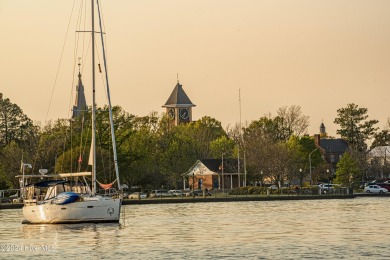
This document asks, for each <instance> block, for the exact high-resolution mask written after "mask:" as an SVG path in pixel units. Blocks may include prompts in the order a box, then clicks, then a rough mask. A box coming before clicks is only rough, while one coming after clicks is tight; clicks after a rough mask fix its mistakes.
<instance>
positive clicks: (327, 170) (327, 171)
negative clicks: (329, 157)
mask: <svg viewBox="0 0 390 260" xmlns="http://www.w3.org/2000/svg"><path fill="white" fill-rule="evenodd" d="M326 173H327V174H328V184H329V183H330V174H329V169H326Z"/></svg>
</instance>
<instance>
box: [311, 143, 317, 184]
mask: <svg viewBox="0 0 390 260" xmlns="http://www.w3.org/2000/svg"><path fill="white" fill-rule="evenodd" d="M315 151H317V148H316V149H314V150H313V151H312V152H311V153H309V164H310V186H311V185H312V178H311V155H312V153H314V152H315Z"/></svg>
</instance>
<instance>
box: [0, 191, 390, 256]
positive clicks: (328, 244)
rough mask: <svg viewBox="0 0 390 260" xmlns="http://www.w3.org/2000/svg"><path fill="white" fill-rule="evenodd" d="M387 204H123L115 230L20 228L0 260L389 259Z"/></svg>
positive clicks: (0, 241) (8, 231)
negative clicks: (23, 259)
mask: <svg viewBox="0 0 390 260" xmlns="http://www.w3.org/2000/svg"><path fill="white" fill-rule="evenodd" d="M389 205H390V198H388V197H362V198H354V199H334V200H303V201H253V202H216V203H189V204H153V205H125V206H123V209H122V212H123V213H124V216H123V219H122V223H121V224H67V225H22V224H21V220H22V219H23V216H22V211H21V209H11V210H1V211H0V223H1V227H0V234H1V238H0V259H4V258H6V259H20V258H21V257H24V258H28V259H63V258H66V259H72V258H73V259H82V258H83V259H84V258H85V259H244V258H245V259H300V258H312V259H389V258H390V225H389V224H390V221H389V217H390V206H389Z"/></svg>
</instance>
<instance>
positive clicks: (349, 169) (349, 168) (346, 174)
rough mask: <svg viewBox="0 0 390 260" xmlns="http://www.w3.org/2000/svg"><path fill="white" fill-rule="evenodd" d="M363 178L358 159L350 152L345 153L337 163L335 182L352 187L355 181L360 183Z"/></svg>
mask: <svg viewBox="0 0 390 260" xmlns="http://www.w3.org/2000/svg"><path fill="white" fill-rule="evenodd" d="M360 179H361V174H360V169H359V165H358V163H357V161H356V160H355V159H354V158H353V157H352V156H351V155H350V154H349V153H348V152H346V153H344V155H343V156H342V157H341V159H340V161H339V162H338V164H337V170H336V179H335V182H336V183H339V184H342V185H345V186H347V187H352V184H353V183H359V181H360Z"/></svg>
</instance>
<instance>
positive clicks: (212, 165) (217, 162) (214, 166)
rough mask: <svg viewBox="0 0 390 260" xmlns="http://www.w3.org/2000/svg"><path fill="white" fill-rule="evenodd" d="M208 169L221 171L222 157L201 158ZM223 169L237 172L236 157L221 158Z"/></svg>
mask: <svg viewBox="0 0 390 260" xmlns="http://www.w3.org/2000/svg"><path fill="white" fill-rule="evenodd" d="M200 161H201V162H202V163H203V164H204V165H205V166H206V167H207V168H208V169H209V170H210V171H213V172H222V168H221V166H222V159H202V160H200ZM223 168H224V169H223V171H224V172H229V173H231V172H237V171H238V161H237V159H223Z"/></svg>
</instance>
